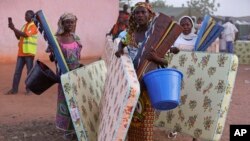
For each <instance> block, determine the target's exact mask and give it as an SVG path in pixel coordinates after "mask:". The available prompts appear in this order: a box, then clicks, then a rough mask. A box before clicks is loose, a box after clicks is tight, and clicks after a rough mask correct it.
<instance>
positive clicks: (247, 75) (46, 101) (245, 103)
mask: <svg viewBox="0 0 250 141" xmlns="http://www.w3.org/2000/svg"><path fill="white" fill-rule="evenodd" d="M91 61H92V60H85V61H83V62H84V63H85V64H87V63H89V62H91ZM45 63H46V64H47V65H48V66H49V67H50V68H51V69H55V67H54V64H53V63H51V62H48V61H45ZM0 66H1V67H0V78H1V79H0V141H62V140H63V138H62V132H61V131H58V130H57V129H56V128H55V124H54V121H55V113H56V96H57V95H56V85H54V86H52V87H51V88H49V89H48V90H47V91H46V92H45V93H43V94H42V95H40V96H38V95H35V94H31V95H28V96H27V95H25V94H24V93H25V86H24V79H25V76H26V74H25V73H26V69H24V72H23V76H22V79H21V82H20V86H19V93H18V94H16V95H4V93H6V92H7V91H8V90H9V89H10V88H11V84H12V78H13V73H14V69H15V63H4V64H0ZM249 99H250V65H240V66H239V69H238V73H237V77H236V83H235V87H234V92H233V96H232V102H231V105H230V109H229V113H228V116H227V121H226V125H225V129H224V132H223V136H222V139H221V140H222V141H228V140H229V125H230V124H250V113H249V111H250V106H249V104H250V100H249ZM166 140H169V139H168V138H167V134H166V133H165V131H163V130H160V129H155V141H166ZM175 140H177V141H191V140H192V139H191V138H190V137H188V136H185V135H178V136H177V138H176V139H175Z"/></svg>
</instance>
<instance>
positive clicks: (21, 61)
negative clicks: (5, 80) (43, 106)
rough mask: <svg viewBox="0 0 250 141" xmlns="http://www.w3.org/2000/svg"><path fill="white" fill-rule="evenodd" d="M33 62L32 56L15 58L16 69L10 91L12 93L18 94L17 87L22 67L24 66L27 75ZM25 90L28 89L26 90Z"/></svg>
mask: <svg viewBox="0 0 250 141" xmlns="http://www.w3.org/2000/svg"><path fill="white" fill-rule="evenodd" d="M33 61H34V56H23V57H20V56H18V57H17V61H16V69H15V74H14V78H13V83H12V90H13V91H14V92H18V86H19V82H20V79H21V75H22V72H23V67H24V65H25V64H26V68H27V74H29V72H30V70H31V69H32V67H33ZM26 90H28V89H27V88H26Z"/></svg>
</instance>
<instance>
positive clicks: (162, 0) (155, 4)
mask: <svg viewBox="0 0 250 141" xmlns="http://www.w3.org/2000/svg"><path fill="white" fill-rule="evenodd" d="M150 4H151V5H152V6H153V7H173V5H166V3H165V0H156V1H152V2H150Z"/></svg>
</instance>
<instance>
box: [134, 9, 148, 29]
mask: <svg viewBox="0 0 250 141" xmlns="http://www.w3.org/2000/svg"><path fill="white" fill-rule="evenodd" d="M134 15H135V22H136V23H137V24H138V25H139V26H142V25H146V24H147V23H148V21H149V11H148V10H147V9H146V8H145V7H141V6H139V7H137V8H136V9H135V10H134Z"/></svg>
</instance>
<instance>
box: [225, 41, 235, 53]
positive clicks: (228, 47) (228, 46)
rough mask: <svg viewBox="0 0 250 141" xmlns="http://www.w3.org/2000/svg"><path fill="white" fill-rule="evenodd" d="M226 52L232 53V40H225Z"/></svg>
mask: <svg viewBox="0 0 250 141" xmlns="http://www.w3.org/2000/svg"><path fill="white" fill-rule="evenodd" d="M226 47H227V52H228V53H234V44H233V41H227V42H226Z"/></svg>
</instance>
